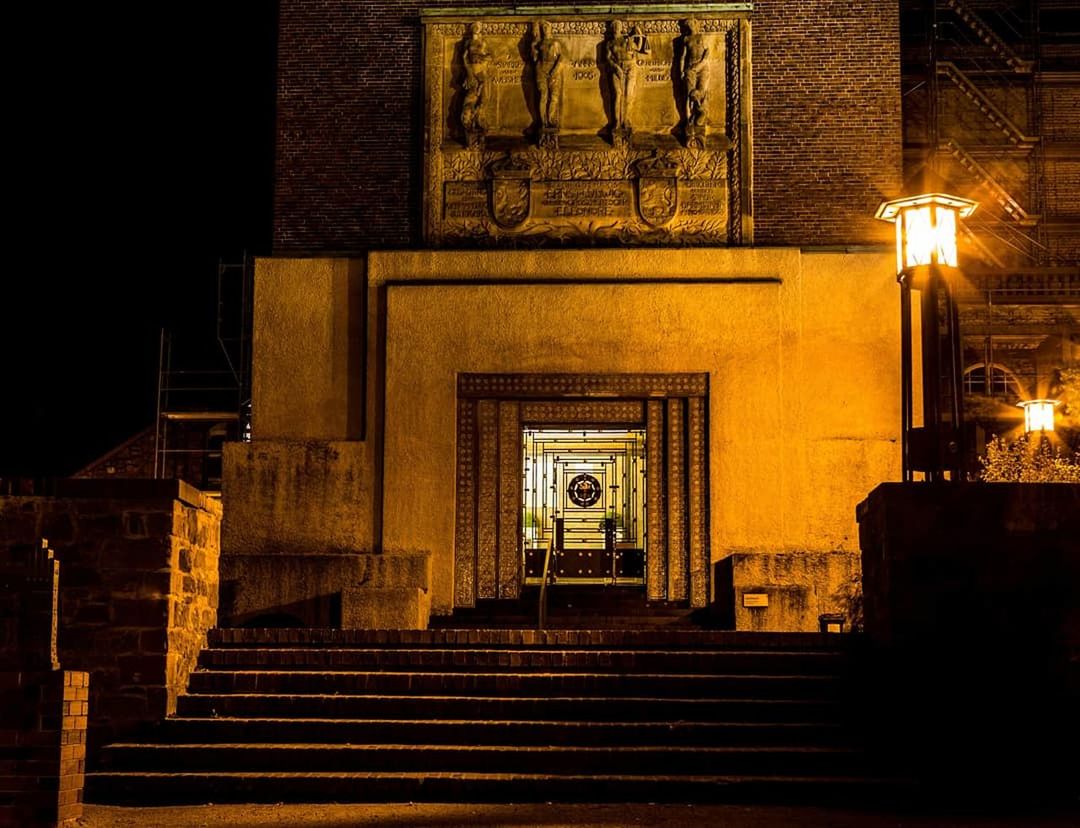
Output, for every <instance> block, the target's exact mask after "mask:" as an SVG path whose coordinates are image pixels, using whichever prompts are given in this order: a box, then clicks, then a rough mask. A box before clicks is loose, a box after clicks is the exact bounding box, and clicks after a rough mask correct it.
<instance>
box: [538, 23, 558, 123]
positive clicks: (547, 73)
mask: <svg viewBox="0 0 1080 828" xmlns="http://www.w3.org/2000/svg"><path fill="white" fill-rule="evenodd" d="M532 59H533V63H534V68H535V71H536V88H537V90H538V92H539V96H540V100H539V105H540V126H541V127H542V128H543V129H544V130H545V131H552V130H557V129H558V128H559V116H560V114H561V112H562V95H563V69H564V68H565V67H564V64H563V59H562V47H561V46H560V45H559V41H557V40H556V39H555V38H554V37H552V36H551V24H550V23H548V22H547V21H546V20H544V21H542V22H541V23H540V25H539V26H538V27H536V28H534V29H533V43H532Z"/></svg>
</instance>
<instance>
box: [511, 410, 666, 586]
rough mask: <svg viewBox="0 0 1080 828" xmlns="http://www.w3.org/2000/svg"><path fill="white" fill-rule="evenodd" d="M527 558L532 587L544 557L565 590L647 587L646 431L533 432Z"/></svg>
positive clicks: (527, 452) (526, 468)
mask: <svg viewBox="0 0 1080 828" xmlns="http://www.w3.org/2000/svg"><path fill="white" fill-rule="evenodd" d="M522 447H523V454H524V459H523V490H522V516H521V525H522V556H523V564H524V565H523V572H524V575H525V583H526V584H538V583H540V581H541V578H542V573H543V566H544V557H545V554H546V553H547V550H548V548H549V546H550V547H551V549H552V559H551V563H550V566H551V570H552V572H553V574H554V578H555V580H556V581H557V582H558V583H560V584H567V585H573V584H612V585H617V586H640V587H642V588H644V586H645V556H646V554H647V551H646V537H647V531H646V520H647V508H646V507H647V503H646V488H647V487H646V476H645V475H646V469H645V466H646V452H645V429H644V428H636V429H626V428H592V429H589V428H582V429H567V428H564V429H559V428H525V429H524V431H523V434H522Z"/></svg>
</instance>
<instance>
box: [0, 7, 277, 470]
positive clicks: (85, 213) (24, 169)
mask: <svg viewBox="0 0 1080 828" xmlns="http://www.w3.org/2000/svg"><path fill="white" fill-rule="evenodd" d="M41 14H45V13H44V12H42V13H41ZM50 14H54V15H55V16H57V17H63V20H62V21H49V20H38V21H30V22H28V23H27V25H26V26H24V27H21V28H20V27H13V30H11V31H9V37H11V38H12V40H13V41H14V40H18V39H20V38H21V37H26V38H27V42H28V43H31V44H33V43H36V44H37V46H35V49H34V50H33V54H34V57H32V58H29V59H28V62H27V63H26V64H23V67H22V68H23V69H24V70H25V71H22V72H20V73H17V82H13V85H14V87H15V88H14V89H13V92H12V94H13V97H14V98H15V102H17V103H18V105H19V106H20V109H21V111H22V112H24V113H25V115H26V117H25V118H24V119H16V120H15V121H14V122H15V123H21V124H24V125H25V127H26V128H25V129H18V130H12V133H13V134H15V133H17V137H18V138H19V139H20V142H21V143H22V151H21V152H20V153H18V154H17V155H13V156H11V160H10V162H11V163H12V165H13V168H12V169H11V170H10V174H11V175H12V176H13V177H20V178H22V179H23V181H22V182H21V184H22V188H21V190H20V194H19V197H18V201H17V202H16V203H17V204H18V205H19V207H20V208H21V209H20V210H19V213H20V216H19V218H20V221H19V222H18V224H17V225H12V224H10V223H9V224H8V253H9V258H8V266H7V267H6V268H5V271H6V273H5V275H4V278H3V288H2V292H0V326H2V327H0V331H2V333H3V339H4V341H5V343H6V348H5V351H6V352H7V358H6V359H4V360H3V362H2V363H0V364H2V365H3V366H4V368H3V369H2V370H3V376H2V379H0V476H13V475H23V476H54V475H66V474H70V473H72V472H73V471H75V470H77V469H79V468H81V467H82V466H83V465H85V464H86V463H87V462H88V461H90V460H92V459H94V458H95V457H97V456H99V455H100V454H102V453H104V452H105V451H107V450H108V449H109V448H111V447H112V446H114V445H116V444H117V443H119V442H121V441H122V440H125V439H127V438H128V437H130V436H132V435H133V434H134V433H136V432H137V431H139V430H141V429H143V428H145V427H147V426H149V425H151V424H152V423H153V418H154V410H155V396H156V388H157V361H158V339H159V331H160V329H161V327H163V326H164V327H167V328H169V329H170V330H172V331H173V334H174V340H175V342H176V345H175V350H174V353H175V356H176V360H177V362H179V363H183V364H186V365H189V366H190V367H197V368H207V367H209V368H221V367H223V363H222V361H221V358H220V355H219V351H218V346H217V342H216V336H215V321H216V301H217V298H216V297H217V293H216V286H217V264H218V260H219V259H220V258H223V259H225V260H227V261H239V259H240V257H241V256H242V254H243V252H244V251H247V252H249V253H252V254H267V253H269V252H270V239H271V215H272V210H271V203H272V189H273V147H274V68H275V40H276V21H277V4H276V3H275V2H272V0H246V2H238V1H237V0H232V1H231V2H227V3H222V2H202V1H198V0H197V1H196V2H184V3H154V4H146V5H139V6H135V5H130V6H129V5H126V4H117V5H116V6H108V5H106V6H91V7H82V8H79V9H78V10H76V11H68V10H66V9H65V10H63V11H61V10H60V9H53V10H52V12H50ZM17 31H21V32H23V34H22V35H21V36H20V35H17ZM42 31H48V32H50V35H49V37H48V42H44V43H43V42H40V40H41V32H42ZM10 126H12V123H11V122H9V127H10ZM10 204H11V203H10V202H9V207H10ZM16 226H19V227H20V229H19V230H17V231H16V230H14V227H16ZM16 251H18V254H16Z"/></svg>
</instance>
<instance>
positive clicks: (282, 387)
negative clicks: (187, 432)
mask: <svg viewBox="0 0 1080 828" xmlns="http://www.w3.org/2000/svg"><path fill="white" fill-rule="evenodd" d="M364 310H365V302H364V270H363V261H362V260H360V259H259V260H258V261H257V263H256V267H255V311H254V325H253V338H252V354H253V359H252V378H251V379H252V397H253V399H255V400H258V405H256V406H253V411H252V419H253V422H252V431H253V433H254V436H255V437H256V439H288V440H327V441H333V440H353V439H357V438H359V437H360V436H361V432H362V428H363V416H362V405H363V399H364V395H363V383H364V367H363V364H362V360H363V354H364V348H363V336H364Z"/></svg>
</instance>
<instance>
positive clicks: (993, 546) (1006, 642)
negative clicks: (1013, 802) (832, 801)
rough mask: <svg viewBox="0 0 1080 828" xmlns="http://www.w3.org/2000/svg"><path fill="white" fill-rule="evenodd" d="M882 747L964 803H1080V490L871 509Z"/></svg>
mask: <svg viewBox="0 0 1080 828" xmlns="http://www.w3.org/2000/svg"><path fill="white" fill-rule="evenodd" d="M859 534H860V539H861V544H862V572H863V591H864V604H865V630H866V637H867V644H868V645H869V653H868V654H869V655H870V656H871V657H872V658H873V662H872V663H873V664H874V665H876V669H874V670H873V671H872V672H871V675H872V676H873V681H874V684H873V685H872V686H870V687H868V688H867V690H866V692H865V693H864V695H863V699H864V703H865V704H866V705H867V706H868V707H869V708H870V714H869V715H868V716H867V719H866V720H867V721H870V722H874V723H875V726H874V727H873V728H871V729H870V730H869V732H868V734H867V735H868V738H869V740H870V742H871V744H875V743H876V744H879V745H881V746H882V748H883V749H884V750H887V751H888V752H889V755H890V756H893V757H895V756H904V755H905V754H906V755H907V757H908V758H909V759H910V760H911V765H910V766H911V767H915V768H918V770H919V772H920V773H921V774H922V775H923V776H925V777H927V778H928V779H929V780H930V781H931V782H932V783H935V784H937V785H940V786H941V788H942V790H946V791H948V792H949V794H950V795H952V796H954V797H955V796H957V795H962V794H965V793H967V794H972V795H974V796H978V797H979V799H980V801H982V802H985V801H986V800H985V799H984V798H983V797H984V796H985V795H986V794H987V793H988V792H993V793H994V794H995V795H997V796H1010V795H1012V796H1018V795H1019V796H1024V797H1028V798H1030V796H1031V794H1032V793H1033V792H1034V793H1035V794H1036V796H1037V797H1038V801H1040V802H1042V803H1044V804H1045V803H1048V802H1052V801H1054V800H1053V799H1051V797H1061V796H1062V795H1065V796H1066V797H1071V799H1066V800H1064V801H1069V802H1072V803H1075V802H1076V797H1077V796H1078V795H1080V785H1078V779H1077V775H1076V773H1075V767H1074V765H1075V763H1071V762H1069V761H1068V760H1067V759H1063V758H1062V757H1067V756H1069V755H1071V753H1072V752H1073V750H1074V747H1075V745H1076V744H1077V742H1078V740H1080V708H1078V706H1077V704H1076V700H1077V698H1080V485H1073V484H1065V483H1042V484H1040V483H984V484H955V483H938V484H927V483H908V484H900V483H892V484H884V485H882V486H879V487H878V488H876V489H875V490H874V491H872V492H871V493H870V494H869V496H868V497H867V498H866V500H865V501H863V502H862V503H861V504H860V505H859Z"/></svg>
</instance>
